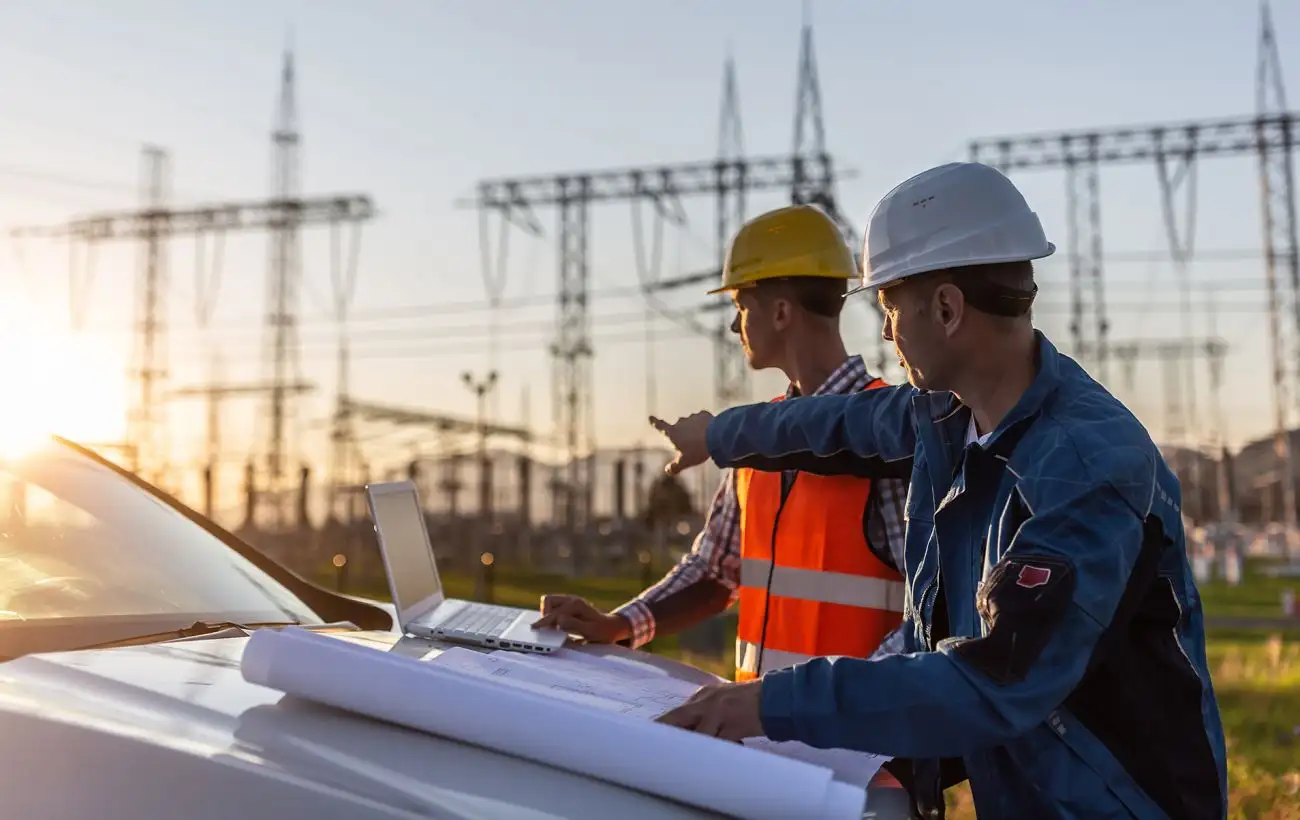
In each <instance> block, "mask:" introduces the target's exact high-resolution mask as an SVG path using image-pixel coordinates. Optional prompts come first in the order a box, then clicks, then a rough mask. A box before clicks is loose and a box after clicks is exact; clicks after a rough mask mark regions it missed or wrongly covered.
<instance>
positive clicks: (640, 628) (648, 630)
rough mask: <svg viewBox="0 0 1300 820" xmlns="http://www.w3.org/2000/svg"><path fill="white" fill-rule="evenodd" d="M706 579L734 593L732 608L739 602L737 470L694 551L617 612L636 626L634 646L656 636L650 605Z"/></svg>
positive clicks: (727, 478) (726, 477)
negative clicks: (737, 599)
mask: <svg viewBox="0 0 1300 820" xmlns="http://www.w3.org/2000/svg"><path fill="white" fill-rule="evenodd" d="M706 579H708V580H712V581H716V582H718V583H720V584H722V585H723V586H724V587H726V588H727V589H729V590H730V591H731V597H730V598H729V599H728V601H727V605H728V606H730V605H731V604H732V603H733V602H734V601H735V600H736V596H737V595H738V594H739V587H740V502H739V500H738V499H737V497H736V478H735V472H734V471H733V470H727V471H726V472H725V473H724V474H723V476H722V481H720V482H719V483H718V491H717V492H716V493H715V494H714V496H713V503H712V504H711V505H710V506H709V512H708V515H707V516H706V517H705V519H704V527H703V528H702V529H701V530H700V534H699V535H697V536H696V537H695V543H694V544H693V545H692V546H691V551H690V552H688V553H687V554H686V555H684V556H683V557H682V560H681V561H679V562H678V563H677V566H675V567H673V568H672V569H671V570H669V572H668V574H667V575H665V576H664V577H663V579H662V580H661V581H659V582H658V583H657V584H655V585H654V586H652V587H650V588H649V589H646V590H645V591H644V592H642V593H641V594H640V595H638V596H637V597H636V598H634V599H632V600H631V601H628V602H627V603H625V604H623V605H622V606H620V607H619V608H618V609H615V610H614V613H615V614H617V615H622V616H623V617H625V618H627V620H628V622H629V623H630V624H631V625H632V640H631V646H632V647H633V648H636V647H639V646H643V645H644V644H646V643H647V642H649V641H650V640H651V639H652V638H654V636H655V618H654V614H653V613H652V612H651V611H650V606H649V604H651V603H653V602H654V601H658V600H662V599H663V598H666V597H667V596H669V595H671V594H673V593H674V592H677V591H678V590H681V589H684V588H686V587H688V586H691V585H692V584H696V583H699V582H700V581H703V580H706Z"/></svg>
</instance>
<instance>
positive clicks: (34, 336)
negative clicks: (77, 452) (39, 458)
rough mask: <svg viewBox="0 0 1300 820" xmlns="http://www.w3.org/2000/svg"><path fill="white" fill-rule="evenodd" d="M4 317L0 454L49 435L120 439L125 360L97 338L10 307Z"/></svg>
mask: <svg viewBox="0 0 1300 820" xmlns="http://www.w3.org/2000/svg"><path fill="white" fill-rule="evenodd" d="M5 313H7V314H9V315H5V316H3V317H0V350H4V351H6V352H5V357H4V359H3V360H0V385H3V388H4V396H5V398H4V400H3V402H0V456H9V457H13V456H16V455H20V454H22V453H24V452H26V451H28V450H30V449H32V448H35V447H38V446H40V445H41V444H42V443H43V442H44V441H46V440H48V439H49V437H50V436H51V435H60V436H64V437H66V438H69V439H73V440H77V441H85V442H107V441H117V440H119V439H120V438H121V437H122V435H123V432H124V427H125V412H126V411H125V408H126V393H125V385H124V383H123V382H124V378H123V376H124V369H123V367H122V364H121V362H119V361H117V360H116V359H115V358H114V357H113V356H112V355H110V354H108V353H105V352H104V351H103V349H102V346H98V345H96V343H95V341H96V340H95V339H94V338H93V337H75V336H70V335H69V334H67V333H66V332H62V331H47V330H42V329H40V328H37V327H35V326H34V325H33V323H32V321H31V320H24V319H20V318H18V317H17V316H15V315H13V312H12V311H5Z"/></svg>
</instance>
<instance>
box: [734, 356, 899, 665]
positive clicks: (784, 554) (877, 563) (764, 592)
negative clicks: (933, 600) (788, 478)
mask: <svg viewBox="0 0 1300 820" xmlns="http://www.w3.org/2000/svg"><path fill="white" fill-rule="evenodd" d="M884 386H885V383H884V382H883V381H880V380H879V379H877V380H875V381H873V382H872V383H871V384H869V385H867V388H866V389H868V390H870V389H873V388H876V387H884ZM782 398H783V397H779V398H777V399H775V401H780V400H781V399H782ZM781 482H782V478H781V474H780V473H763V472H757V471H755V470H750V469H738V470H737V471H736V490H737V495H738V497H739V500H740V549H741V570H740V621H739V624H738V627H737V633H736V638H737V640H736V672H735V675H736V679H737V680H750V679H752V678H754V677H757V676H759V675H761V674H763V673H764V672H767V671H769V670H772V669H782V668H785V667H788V666H792V665H794V664H797V663H802V662H804V661H807V660H809V659H811V658H814V657H819V656H839V655H845V656H851V657H866V656H867V655H870V654H871V653H872V652H873V651H874V650H875V649H876V647H878V646H879V645H880V642H881V640H883V639H884V637H885V636H886V635H888V634H889V633H890V632H891V631H892V630H893V629H894V628H895V627H897V626H898V624H899V623H900V622H901V621H902V611H903V600H904V597H905V595H906V592H905V586H904V584H903V578H902V576H901V575H899V574H898V573H897V572H895V571H894V570H892V569H891V568H890V567H889V566H887V565H886V564H884V563H883V562H881V560H880V559H879V558H877V557H876V556H875V554H874V553H873V552H872V551H871V548H870V547H869V546H868V545H867V541H866V536H865V535H864V534H863V515H864V513H865V511H866V505H867V501H868V499H869V498H870V495H871V481H870V480H869V479H864V478H856V477H852V476H818V475H813V474H811V473H797V474H796V475H795V479H794V481H793V483H792V484H791V485H790V488H789V493H788V494H787V495H786V496H785V498H784V499H782V492H781V489H782V488H781ZM769 584H770V595H769ZM760 655H761V656H762V665H761V668H760V665H759V656H760Z"/></svg>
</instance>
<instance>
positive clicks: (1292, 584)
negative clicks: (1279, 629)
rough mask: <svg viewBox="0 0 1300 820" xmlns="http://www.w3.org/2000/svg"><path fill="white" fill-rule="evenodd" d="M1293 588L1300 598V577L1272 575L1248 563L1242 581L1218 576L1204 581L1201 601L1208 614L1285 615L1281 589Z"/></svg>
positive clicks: (1238, 615) (1257, 616) (1245, 616)
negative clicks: (1228, 581)
mask: <svg viewBox="0 0 1300 820" xmlns="http://www.w3.org/2000/svg"><path fill="white" fill-rule="evenodd" d="M1287 588H1290V589H1292V590H1294V591H1295V593H1296V597H1297V598H1300V578H1270V577H1268V576H1266V575H1263V574H1260V573H1259V572H1258V569H1257V567H1256V566H1252V565H1247V569H1246V575H1245V577H1244V578H1243V581H1242V583H1241V584H1240V585H1238V586H1235V587H1232V586H1228V584H1226V583H1225V582H1223V581H1219V580H1215V581H1211V582H1210V583H1206V584H1201V585H1200V591H1201V601H1202V603H1203V604H1204V605H1205V611H1206V613H1207V614H1208V615H1211V616H1213V615H1220V616H1225V617H1233V618H1280V617H1282V590H1284V589H1287Z"/></svg>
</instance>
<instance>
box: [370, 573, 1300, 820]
mask: <svg viewBox="0 0 1300 820" xmlns="http://www.w3.org/2000/svg"><path fill="white" fill-rule="evenodd" d="M443 580H444V584H445V586H446V587H447V591H448V594H449V595H452V596H456V597H464V598H472V597H474V592H475V588H474V581H473V579H472V578H469V577H461V576H454V575H453V576H448V577H445V578H444V579H443ZM1288 585H1290V586H1292V587H1293V588H1296V589H1297V592H1300V579H1289V580H1282V579H1274V578H1267V577H1264V576H1261V575H1259V574H1257V573H1254V572H1251V571H1250V570H1249V569H1248V571H1247V577H1246V581H1245V582H1244V583H1243V584H1241V585H1240V586H1237V587H1229V586H1227V585H1226V584H1223V583H1221V582H1216V583H1209V584H1205V585H1203V586H1202V588H1201V594H1202V598H1203V600H1204V601H1205V607H1206V613H1207V616H1208V617H1209V618H1210V619H1211V620H1213V618H1215V617H1216V616H1219V617H1225V616H1226V617H1252V618H1276V617H1278V616H1279V614H1280V604H1279V600H1280V596H1281V592H1282V589H1283V588H1284V587H1286V586H1288ZM368 586H369V588H360V589H356V588H354V589H350V590H349V591H350V592H353V593H355V594H360V595H374V596H375V597H387V595H386V590H385V589H384V588H383V583H382V581H380V582H379V583H377V584H371V585H368ZM642 586H643V584H642V583H641V579H638V578H617V579H580V580H574V579H569V578H564V577H558V576H553V577H548V576H543V575H536V574H524V573H506V572H502V573H500V574H498V576H497V578H496V580H495V583H494V588H493V595H492V598H493V600H494V601H496V602H498V603H502V604H507V605H511V606H522V607H536V606H537V605H538V602H539V600H540V598H541V596H542V595H543V594H545V593H548V592H566V593H570V594H575V595H582V596H583V597H585V598H587V599H588V600H590V601H591V602H592V603H593V604H595V605H596V606H598V607H602V608H611V607H614V606H617V605H618V604H620V603H622V602H624V601H626V600H627V599H628V598H630V597H632V596H633V595H635V594H636V593H637V592H638V591H640V589H641V588H642ZM650 649H651V651H654V652H656V653H659V654H663V655H666V656H670V657H675V658H679V659H681V660H685V661H688V662H690V663H693V664H695V665H696V666H700V667H703V668H706V669H708V670H709V671H711V672H714V673H716V674H721V675H724V676H726V675H729V673H730V665H729V661H730V658H729V657H728V656H727V655H726V654H725V653H724V654H723V655H721V656H717V657H701V656H698V655H694V656H692V655H688V654H686V653H683V652H681V650H680V648H679V646H678V643H677V641H676V640H675V639H674V638H671V637H669V638H659V639H656V641H655V642H654V644H653V645H652V646H651V647H650ZM1209 657H1210V664H1211V675H1212V678H1213V681H1214V686H1215V691H1216V694H1217V695H1218V699H1219V707H1220V711H1221V714H1222V717H1223V722H1224V727H1225V729H1226V733H1227V737H1228V753H1229V763H1228V776H1229V788H1230V791H1229V800H1230V803H1231V814H1230V816H1231V817H1232V818H1233V820H1300V627H1297V628H1294V629H1257V630H1243V629H1215V628H1213V627H1212V628H1211V630H1210V634H1209ZM949 803H950V805H951V807H952V810H951V811H949V812H948V816H949V817H950V818H961V820H968V819H969V818H972V817H974V816H975V815H974V812H973V811H972V810H971V808H970V801H969V794H968V792H966V790H965V789H964V788H961V787H959V788H957V789H953V790H952V791H951V793H950V794H949Z"/></svg>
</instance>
